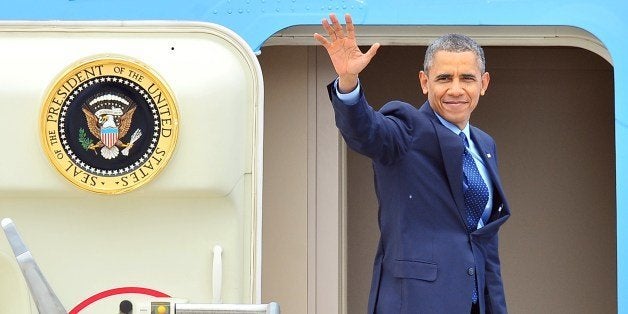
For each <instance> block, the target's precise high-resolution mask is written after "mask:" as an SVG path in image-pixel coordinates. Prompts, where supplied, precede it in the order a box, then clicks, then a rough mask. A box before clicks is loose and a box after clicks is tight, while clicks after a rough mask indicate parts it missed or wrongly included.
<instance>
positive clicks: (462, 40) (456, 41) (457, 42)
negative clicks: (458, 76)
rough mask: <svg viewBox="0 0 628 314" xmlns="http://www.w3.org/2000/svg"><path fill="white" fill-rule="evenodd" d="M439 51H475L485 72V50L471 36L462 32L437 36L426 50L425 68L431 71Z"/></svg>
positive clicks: (481, 69)
mask: <svg viewBox="0 0 628 314" xmlns="http://www.w3.org/2000/svg"><path fill="white" fill-rule="evenodd" d="M438 51H449V52H465V51H471V52H473V53H475V55H476V56H477V58H478V65H479V66H480V73H484V71H485V70H486V60H485V59H484V50H483V49H482V47H480V45H479V44H478V43H477V42H476V41H475V40H473V39H471V37H469V36H466V35H462V34H447V35H444V36H441V37H439V38H436V39H435V40H434V41H433V42H432V43H430V45H429V46H427V51H426V52H425V60H424V61H423V70H424V71H425V72H429V70H430V67H431V66H432V63H433V61H434V55H435V54H436V52H438Z"/></svg>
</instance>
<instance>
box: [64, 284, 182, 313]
mask: <svg viewBox="0 0 628 314" xmlns="http://www.w3.org/2000/svg"><path fill="white" fill-rule="evenodd" d="M126 293H135V294H145V295H148V296H151V297H156V298H169V297H170V296H169V295H167V294H165V293H163V292H160V291H157V290H153V289H148V288H142V287H122V288H114V289H110V290H107V291H103V292H99V293H96V294H94V295H93V296H91V297H89V298H87V299H86V300H85V301H83V302H81V303H79V305H77V306H75V307H74V308H73V309H72V310H71V311H70V312H69V313H68V314H78V313H79V312H80V311H81V310H83V309H84V308H86V307H87V306H89V305H90V304H92V303H94V302H96V301H98V300H100V299H104V298H107V297H110V296H113V295H118V294H126Z"/></svg>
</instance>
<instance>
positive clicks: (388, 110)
mask: <svg viewBox="0 0 628 314" xmlns="http://www.w3.org/2000/svg"><path fill="white" fill-rule="evenodd" d="M327 90H328V92H329V98H330V100H331V103H332V106H333V108H334V115H335V119H336V126H337V127H338V129H339V130H340V133H341V134H342V137H343V138H344V139H345V142H346V143H347V145H348V146H349V147H350V148H351V149H353V150H355V151H357V152H358V153H360V154H363V155H365V156H367V157H370V158H371V159H373V160H375V161H378V162H380V163H383V164H390V163H393V162H394V161H395V160H397V159H398V158H399V157H400V156H401V155H403V154H404V153H405V152H406V151H407V150H408V146H409V143H410V142H411V122H410V115H409V110H410V109H409V108H413V107H412V106H410V105H408V104H404V103H402V102H398V101H394V102H390V103H388V104H386V106H384V107H383V108H382V110H380V111H375V110H374V109H373V108H372V107H371V106H370V105H369V104H368V103H367V101H366V99H365V97H364V91H363V89H362V90H361V91H360V95H359V98H358V101H357V102H356V103H355V104H350V105H347V104H345V103H343V102H342V101H341V100H340V99H338V96H337V94H336V89H335V86H334V84H333V83H331V84H329V85H328V86H327Z"/></svg>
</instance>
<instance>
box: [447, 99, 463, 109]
mask: <svg viewBox="0 0 628 314" xmlns="http://www.w3.org/2000/svg"><path fill="white" fill-rule="evenodd" d="M468 104H469V102H468V101H465V100H444V101H443V105H445V106H447V107H449V108H452V109H457V108H461V107H465V106H467V105H468Z"/></svg>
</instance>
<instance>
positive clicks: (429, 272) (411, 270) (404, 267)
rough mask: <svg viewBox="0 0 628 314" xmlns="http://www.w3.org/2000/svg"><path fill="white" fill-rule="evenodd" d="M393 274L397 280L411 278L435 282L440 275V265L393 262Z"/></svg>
mask: <svg viewBox="0 0 628 314" xmlns="http://www.w3.org/2000/svg"><path fill="white" fill-rule="evenodd" d="M391 270H392V274H393V276H395V277H397V278H411V279H419V280H424V281H434V280H436V276H437V273H438V265H436V264H434V263H428V262H422V261H406V260H398V259H396V260H393V261H392V269H391Z"/></svg>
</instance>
